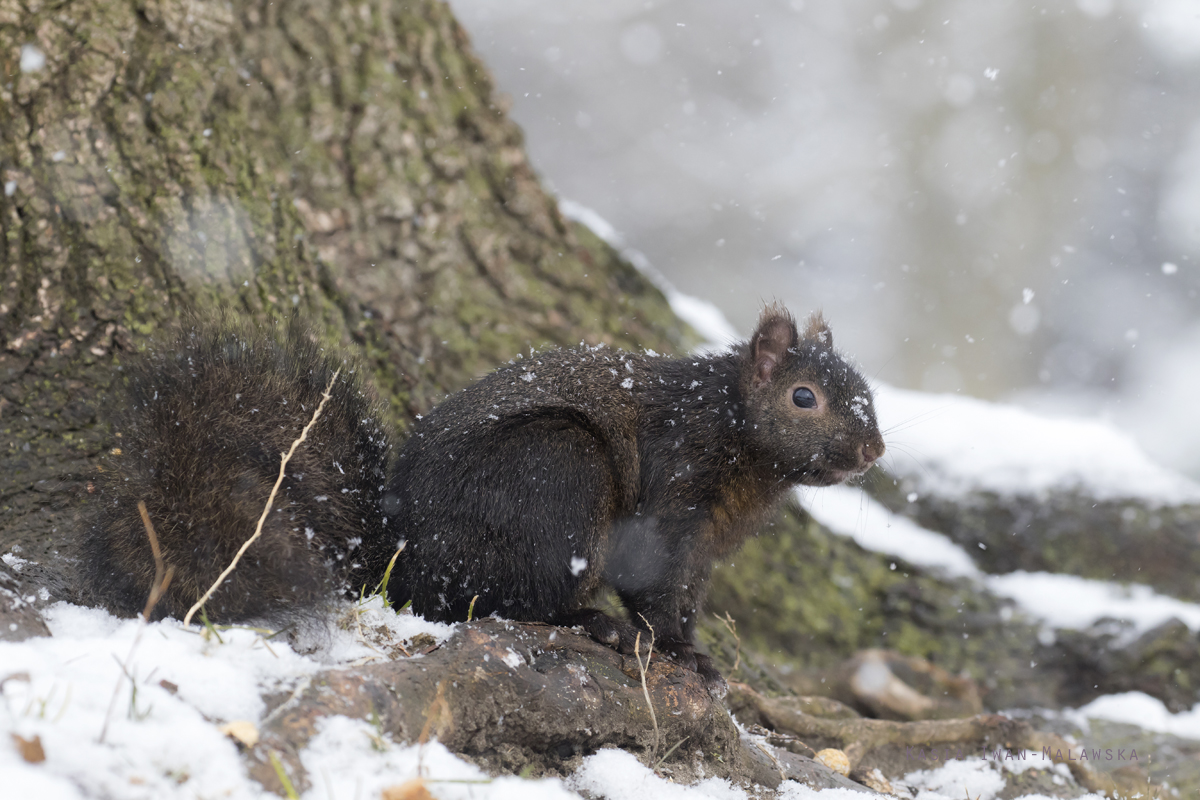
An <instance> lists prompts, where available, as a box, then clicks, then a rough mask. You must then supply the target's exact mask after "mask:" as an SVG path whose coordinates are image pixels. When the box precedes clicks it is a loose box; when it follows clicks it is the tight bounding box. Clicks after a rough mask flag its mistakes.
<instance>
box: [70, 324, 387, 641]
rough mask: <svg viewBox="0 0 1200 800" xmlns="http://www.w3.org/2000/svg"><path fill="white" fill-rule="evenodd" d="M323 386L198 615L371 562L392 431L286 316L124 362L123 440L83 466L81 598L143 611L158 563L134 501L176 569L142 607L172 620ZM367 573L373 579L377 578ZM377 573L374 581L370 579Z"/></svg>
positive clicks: (324, 591)
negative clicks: (88, 480)
mask: <svg viewBox="0 0 1200 800" xmlns="http://www.w3.org/2000/svg"><path fill="white" fill-rule="evenodd" d="M338 369H340V370H341V372H340V373H339V374H338V378H337V380H336V381H335V382H334V384H333V386H332V389H331V391H330V400H329V402H328V403H327V404H326V406H325V408H324V410H323V411H322V415H321V418H320V419H319V421H318V424H317V425H315V426H314V427H313V429H312V430H311V431H310V432H309V435H308V440H307V441H306V442H305V444H304V445H303V446H301V447H300V448H299V449H298V450H297V451H296V453H295V455H294V456H293V458H292V460H291V462H290V463H289V464H288V468H287V473H286V477H285V479H284V481H283V483H282V484H281V486H280V488H279V493H278V495H277V496H276V498H275V501H274V503H273V504H272V510H271V512H270V513H269V514H268V516H267V518H266V520H265V522H264V524H263V532H262V536H261V538H260V539H259V540H258V541H257V542H255V543H254V545H253V546H252V547H251V548H250V549H249V550H248V551H247V552H246V555H245V556H244V557H243V560H242V562H241V563H240V564H239V566H238V568H237V569H236V570H234V571H233V573H231V574H230V576H229V577H228V578H227V579H226V580H225V582H224V583H223V584H222V586H221V588H220V589H218V591H217V592H216V593H215V594H214V595H213V597H212V598H211V599H210V600H209V601H208V603H207V604H206V611H207V613H208V615H209V618H210V619H212V620H216V621H222V622H229V621H239V620H244V619H248V618H265V619H272V618H275V619H281V618H287V617H290V616H292V615H294V614H295V613H297V610H299V609H311V608H312V607H313V606H318V605H321V604H327V603H328V602H329V601H330V599H331V598H332V597H334V596H335V593H336V592H337V591H339V590H342V589H343V588H345V587H347V586H353V587H355V588H356V587H357V586H358V585H360V584H362V583H364V582H367V583H370V582H371V580H372V577H373V576H375V575H377V574H382V571H383V568H382V567H381V566H380V564H379V562H380V560H382V562H383V565H384V566H386V564H387V560H388V559H389V558H390V556H391V551H388V552H387V553H386V554H384V553H383V552H382V551H383V550H385V549H387V548H386V544H385V543H386V533H385V528H384V520H383V515H382V511H381V498H382V489H383V486H384V483H385V481H386V471H387V462H388V459H389V457H390V455H391V454H390V452H389V449H390V443H389V438H390V437H389V436H388V434H387V432H386V430H385V428H384V426H383V425H382V424H381V423H380V422H379V421H378V420H379V414H378V413H377V410H376V407H375V404H374V401H372V400H370V399H369V398H368V396H367V395H366V394H364V392H363V390H362V388H361V386H360V377H359V375H358V374H357V372H356V371H355V369H354V367H353V365H352V364H346V363H343V362H342V360H341V359H340V358H339V357H337V356H333V355H330V354H327V353H325V352H324V351H323V350H322V349H321V348H320V347H319V346H318V345H316V344H315V343H314V341H313V340H312V338H311V337H310V336H309V335H308V334H307V332H306V330H305V329H304V328H303V327H302V326H301V325H299V324H298V323H296V322H295V321H293V322H292V323H291V324H290V325H288V326H287V327H286V328H285V329H283V330H273V329H257V328H252V327H248V326H243V325H238V324H233V323H230V322H228V321H221V322H208V323H204V324H201V325H198V326H197V327H196V328H193V329H185V330H182V331H180V332H179V333H178V334H176V335H175V336H174V337H173V338H172V339H170V340H168V341H166V342H163V343H160V344H158V345H157V346H155V347H154V348H152V349H151V350H149V351H148V352H147V353H145V354H142V355H140V356H138V357H136V358H135V359H133V360H132V363H131V364H129V365H127V366H126V367H125V369H124V372H125V374H126V383H127V390H128V396H127V402H126V407H125V409H124V410H123V411H122V412H121V413H120V414H119V415H118V417H117V419H115V420H114V429H115V431H116V432H117V434H118V436H120V438H119V439H118V440H117V441H118V444H119V448H118V450H114V452H113V454H112V455H110V457H109V458H108V460H107V462H106V464H105V465H104V471H103V472H101V473H100V475H99V476H98V478H97V480H96V485H97V487H96V488H97V490H98V497H97V498H96V500H94V501H93V506H94V508H93V509H92V510H91V512H90V517H91V518H90V520H89V522H90V524H89V525H88V527H87V528H86V529H85V531H84V533H83V541H82V547H81V550H82V552H81V559H80V575H81V583H82V588H83V591H84V595H85V597H86V598H88V599H89V600H90V601H91V602H93V603H95V604H97V605H102V606H105V607H107V608H108V609H109V610H110V611H112V612H114V613H116V614H120V615H123V616H133V615H135V614H137V613H138V612H140V611H142V609H143V607H144V606H145V605H146V600H147V597H148V596H149V594H150V590H151V586H152V584H153V582H154V577H155V561H154V558H153V553H152V551H151V546H150V542H149V538H148V536H147V533H146V529H145V527H144V525H143V523H142V519H141V516H140V514H139V511H138V508H137V504H138V502H139V501H144V502H145V503H146V507H147V511H148V514H149V518H150V521H151V522H152V524H153V525H154V528H155V531H156V535H157V538H158V541H159V544H160V547H161V551H162V556H163V560H164V561H165V563H166V564H167V565H170V566H173V567H174V568H175V572H174V576H173V578H172V580H171V582H170V583H169V584H168V587H167V590H166V592H165V594H164V595H163V597H162V598H161V599H160V600H159V602H158V604H157V605H156V606H155V608H154V612H153V616H155V617H162V616H167V615H169V616H173V617H176V618H182V617H183V616H184V615H185V614H186V613H187V611H188V609H189V608H190V607H191V606H192V604H193V603H195V602H196V600H197V599H198V598H199V597H200V596H201V595H202V594H203V593H204V592H205V591H206V590H207V589H208V587H209V586H211V585H212V583H213V582H214V581H215V580H216V579H217V577H218V575H220V573H221V572H222V570H224V569H225V567H227V566H228V565H229V564H230V563H231V562H232V560H233V557H234V555H235V554H236V553H237V551H238V549H239V548H240V547H241V546H242V544H243V543H244V542H245V541H246V540H247V539H248V538H250V536H251V535H252V534H253V533H254V530H255V526H256V524H257V522H258V519H259V517H260V516H261V515H262V512H263V508H264V507H265V505H266V502H267V498H268V497H269V496H270V493H271V489H272V487H273V486H274V485H275V481H276V479H277V478H278V476H279V467H280V456H281V453H283V452H285V451H287V449H288V448H289V447H290V446H291V443H292V442H293V441H294V440H295V439H296V438H297V436H299V434H300V431H301V430H302V429H303V427H304V426H305V425H306V424H307V423H308V422H309V420H310V419H311V418H312V415H313V411H314V409H316V408H317V405H318V404H319V403H320V402H321V398H322V395H323V393H324V392H325V388H326V386H327V385H328V384H329V381H330V379H331V378H332V376H333V374H334V372H335V370H338ZM374 579H375V580H378V578H374ZM371 585H372V586H374V583H371Z"/></svg>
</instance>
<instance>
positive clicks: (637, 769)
mask: <svg viewBox="0 0 1200 800" xmlns="http://www.w3.org/2000/svg"><path fill="white" fill-rule="evenodd" d="M568 783H569V785H570V786H571V787H572V788H574V789H576V790H578V791H581V792H588V793H590V794H591V795H594V796H596V797H603V798H606V800H642V799H643V798H647V797H653V798H655V800H701V799H702V798H705V799H708V798H711V800H746V793H745V792H744V791H742V790H741V789H738V788H737V787H735V786H733V785H732V784H731V783H730V782H729V781H726V780H722V779H720V778H708V779H707V780H703V781H700V782H699V783H697V784H696V785H694V786H680V785H679V784H677V783H672V782H671V781H668V780H666V779H665V778H660V777H659V776H657V775H655V774H654V772H653V771H652V770H651V769H650V768H649V767H647V766H646V765H644V764H643V763H642V762H640V761H638V760H637V758H635V757H634V756H633V754H632V753H627V752H625V751H624V750H612V749H609V750H601V751H600V752H598V753H596V754H594V755H591V756H588V757H587V758H585V759H584V760H583V765H582V766H580V768H579V769H578V770H576V772H575V774H574V775H572V776H571V778H570V779H569V780H568ZM859 797H861V795H859ZM821 800H826V796H825V795H824V794H822V795H821ZM829 800H832V798H830V799H829Z"/></svg>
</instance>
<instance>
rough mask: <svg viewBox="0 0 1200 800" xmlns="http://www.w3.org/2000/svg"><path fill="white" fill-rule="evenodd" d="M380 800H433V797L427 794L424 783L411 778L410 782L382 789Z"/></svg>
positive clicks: (418, 779) (427, 789)
mask: <svg viewBox="0 0 1200 800" xmlns="http://www.w3.org/2000/svg"><path fill="white" fill-rule="evenodd" d="M382 800H434V797H433V795H431V794H430V793H429V788H428V787H427V786H426V785H425V781H423V780H421V779H420V778H413V779H412V780H411V781H405V782H404V783H401V784H397V785H396V786H389V787H388V788H386V789H384V790H383V795H382Z"/></svg>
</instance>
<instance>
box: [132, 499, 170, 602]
mask: <svg viewBox="0 0 1200 800" xmlns="http://www.w3.org/2000/svg"><path fill="white" fill-rule="evenodd" d="M138 513H139V514H141V515H142V525H144V526H146V536H148V537H150V552H152V553H153V554H154V583H153V584H151V586H150V596H149V597H147V598H146V608H145V609H144V610H143V611H142V618H143V619H147V620H148V619H150V612H151V611H153V610H154V607H155V606H156V605H158V601H159V600H160V599H162V596H163V594H164V593H165V592H166V591H167V587H168V586H170V585H171V578H173V577H174V576H175V565H174V564H172V565H171V566H170V567H167V566H166V564H165V562H164V561H163V557H162V550H160V549H159V547H158V534H157V533H155V531H154V523H152V522H151V521H150V512H149V511H147V510H146V501H145V500H138Z"/></svg>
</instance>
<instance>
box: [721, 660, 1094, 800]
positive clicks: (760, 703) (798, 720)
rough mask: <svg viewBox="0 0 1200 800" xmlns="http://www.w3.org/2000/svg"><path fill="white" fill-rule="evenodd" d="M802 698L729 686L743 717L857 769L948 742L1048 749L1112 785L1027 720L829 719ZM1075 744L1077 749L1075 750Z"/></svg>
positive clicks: (975, 748) (1087, 784)
mask: <svg viewBox="0 0 1200 800" xmlns="http://www.w3.org/2000/svg"><path fill="white" fill-rule="evenodd" d="M798 700H799V699H798V698H788V697H780V698H769V697H765V696H763V695H761V694H759V693H758V692H756V691H755V690H754V689H752V688H750V687H749V686H747V685H746V684H744V683H730V684H729V698H728V703H729V707H730V708H731V709H732V710H733V712H734V714H735V715H737V716H738V717H739V718H741V719H742V720H743V721H752V722H754V723H756V724H759V725H762V726H763V727H765V728H768V729H770V730H773V731H776V732H779V733H783V734H790V735H793V736H797V737H800V738H801V739H803V740H805V743H806V744H807V745H809V746H810V747H816V745H815V744H814V742H818V741H819V742H820V743H821V744H822V745H832V746H834V747H838V748H839V749H841V750H843V751H845V753H846V755H847V757H849V759H850V765H851V768H852V769H853V768H854V767H856V766H858V764H859V762H861V761H862V760H863V758H864V757H865V756H867V755H868V754H869V753H871V751H873V750H877V749H880V748H884V747H886V746H899V747H901V748H905V747H921V748H933V747H941V746H948V745H964V746H969V748H970V751H971V752H972V753H973V754H974V753H983V752H985V751H995V750H997V749H1003V750H1008V751H1018V750H1032V751H1035V752H1037V753H1039V754H1042V753H1047V752H1048V753H1049V755H1050V758H1051V759H1052V760H1053V761H1055V762H1061V763H1064V764H1066V765H1067V768H1068V769H1070V770H1071V774H1072V775H1073V776H1074V778H1075V781H1076V782H1077V783H1078V784H1079V785H1080V786H1082V787H1083V788H1085V789H1087V790H1088V791H1092V792H1105V791H1107V790H1110V789H1112V787H1113V784H1112V781H1111V780H1109V779H1107V778H1105V777H1104V776H1103V775H1101V774H1100V773H1098V772H1097V771H1096V770H1094V769H1092V767H1091V766H1090V765H1089V764H1088V763H1087V762H1086V761H1082V762H1081V761H1079V760H1078V759H1075V758H1072V753H1075V754H1078V752H1079V745H1078V744H1076V745H1071V744H1069V743H1068V742H1067V741H1066V740H1065V739H1063V738H1062V737H1061V736H1058V735H1056V734H1052V733H1042V732H1040V731H1036V730H1034V729H1033V728H1032V727H1030V725H1029V724H1028V723H1026V722H1022V721H1019V720H1013V719H1009V718H1008V717H1004V716H1001V715H999V714H980V715H977V716H974V717H966V718H963V719H946V720H919V721H916V722H892V721H890V720H881V719H864V718H861V717H856V718H851V719H827V718H824V717H814V716H812V715H811V714H806V713H804V712H803V711H800V710H799V705H800V703H799V702H798ZM1072 748H1073V749H1072Z"/></svg>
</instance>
